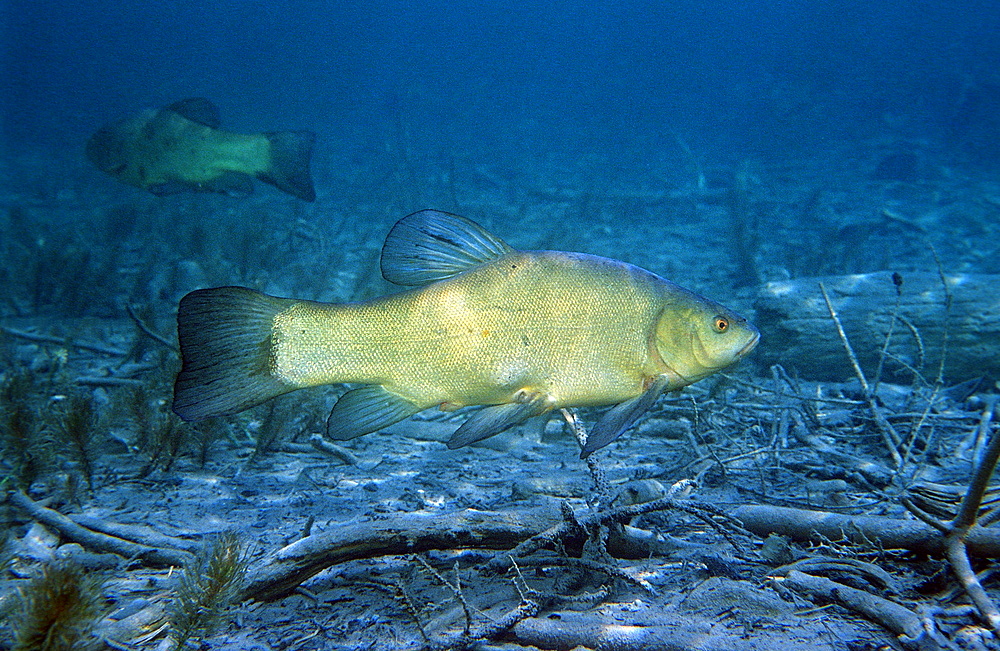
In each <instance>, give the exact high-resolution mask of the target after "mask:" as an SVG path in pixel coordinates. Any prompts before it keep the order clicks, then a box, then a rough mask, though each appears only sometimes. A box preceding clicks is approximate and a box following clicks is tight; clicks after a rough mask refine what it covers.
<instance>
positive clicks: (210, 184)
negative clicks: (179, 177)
mask: <svg viewBox="0 0 1000 651" xmlns="http://www.w3.org/2000/svg"><path fill="white" fill-rule="evenodd" d="M194 185H195V187H196V189H197V190H198V191H200V192H218V193H220V194H225V195H228V196H230V197H246V196H249V195H251V194H253V179H251V178H250V177H249V176H247V175H246V174H243V173H242V172H228V171H227V172H223V173H222V174H220V175H219V176H217V177H215V178H214V179H211V180H210V181H205V182H204V183H198V184H194Z"/></svg>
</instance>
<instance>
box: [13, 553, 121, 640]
mask: <svg viewBox="0 0 1000 651" xmlns="http://www.w3.org/2000/svg"><path fill="white" fill-rule="evenodd" d="M18 597H19V604H18V607H15V608H14V609H13V611H12V612H11V613H10V623H11V628H12V629H13V633H14V636H13V637H14V640H13V645H12V646H11V650H12V651H78V650H82V649H90V648H94V647H95V645H94V644H92V642H91V640H89V639H88V637H89V632H90V629H91V627H92V626H93V624H94V623H95V622H96V621H97V618H98V616H99V615H100V611H101V590H100V583H99V582H98V581H97V580H96V579H95V578H94V577H92V576H89V575H87V573H86V572H85V571H84V570H83V569H82V568H81V567H80V566H78V565H76V564H74V563H71V562H69V561H58V562H53V563H49V564H46V565H43V566H42V568H41V571H40V573H39V574H38V576H36V577H35V578H33V579H31V580H29V581H28V582H26V583H25V584H24V585H23V586H21V588H20V589H19V590H18Z"/></svg>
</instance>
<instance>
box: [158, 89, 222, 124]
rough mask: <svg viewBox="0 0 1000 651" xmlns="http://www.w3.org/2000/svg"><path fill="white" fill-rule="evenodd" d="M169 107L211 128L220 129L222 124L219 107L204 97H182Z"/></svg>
mask: <svg viewBox="0 0 1000 651" xmlns="http://www.w3.org/2000/svg"><path fill="white" fill-rule="evenodd" d="M167 108H168V109H169V110H171V111H173V112H174V113H177V114H178V115H180V116H182V117H185V118H187V119H188V120H191V121H192V122H197V123H198V124H203V125H205V126H206V127H209V128H211V129H218V128H219V125H221V124H222V118H221V117H220V116H219V107H218V106H216V105H215V104H213V103H212V102H210V101H209V100H207V99H205V98H204V97H191V98H188V99H182V100H180V101H179V102H174V103H173V104H171V105H170V106H168V107H167Z"/></svg>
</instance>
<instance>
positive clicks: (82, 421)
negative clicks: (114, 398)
mask: <svg viewBox="0 0 1000 651" xmlns="http://www.w3.org/2000/svg"><path fill="white" fill-rule="evenodd" d="M53 429H54V430H55V434H56V438H57V439H59V440H60V441H61V442H63V443H65V444H66V447H65V448H64V449H65V450H66V451H67V453H68V454H69V456H70V457H71V458H72V459H73V461H75V462H76V463H77V465H78V466H79V468H80V472H81V473H82V474H83V478H84V479H85V480H86V481H87V488H89V489H91V490H93V488H94V462H95V459H96V456H97V452H96V450H95V448H96V445H97V436H96V434H97V414H96V412H95V409H94V399H93V396H91V395H90V394H84V393H72V394H70V395H69V396H66V398H65V399H64V400H63V401H62V402H61V403H60V407H59V409H58V410H57V412H56V414H55V423H54V428H53Z"/></svg>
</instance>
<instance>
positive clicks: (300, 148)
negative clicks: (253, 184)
mask: <svg viewBox="0 0 1000 651" xmlns="http://www.w3.org/2000/svg"><path fill="white" fill-rule="evenodd" d="M264 135H265V136H266V137H267V140H268V142H270V143H271V164H270V165H269V166H268V168H267V169H266V170H265V171H263V172H261V173H260V174H258V175H257V178H259V179H260V180H261V181H264V182H265V183H270V184H271V185H273V186H275V187H276V188H278V189H279V190H281V191H282V192H287V193H288V194H290V195H293V196H296V197H298V198H299V199H304V200H305V201H314V200H315V199H316V190H315V189H314V188H313V180H312V175H311V174H310V173H309V160H310V159H311V158H312V149H313V143H315V142H316V134H315V133H313V132H311V131H277V132H271V133H266V134H264Z"/></svg>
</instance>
